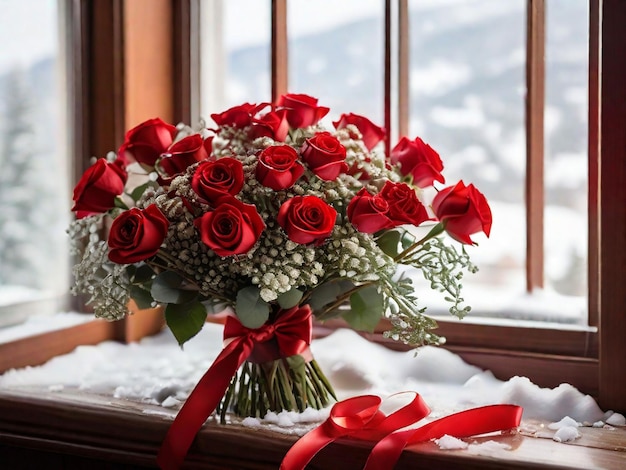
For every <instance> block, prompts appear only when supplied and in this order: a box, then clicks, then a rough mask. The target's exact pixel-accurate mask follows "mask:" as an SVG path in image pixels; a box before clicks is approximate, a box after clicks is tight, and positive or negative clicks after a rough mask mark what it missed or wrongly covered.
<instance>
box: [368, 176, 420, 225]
mask: <svg viewBox="0 0 626 470" xmlns="http://www.w3.org/2000/svg"><path fill="white" fill-rule="evenodd" d="M379 195H380V197H382V198H383V199H384V200H385V201H387V204H389V218H390V219H391V220H392V221H393V223H394V226H396V225H401V224H412V225H419V224H421V223H422V222H424V221H426V220H428V213H427V212H426V208H425V207H424V204H422V202H421V201H420V200H419V199H418V198H417V194H416V193H415V190H414V189H413V188H412V187H411V186H409V185H408V184H404V183H392V182H391V181H387V182H386V183H385V186H383V189H382V191H381V192H380V193H379Z"/></svg>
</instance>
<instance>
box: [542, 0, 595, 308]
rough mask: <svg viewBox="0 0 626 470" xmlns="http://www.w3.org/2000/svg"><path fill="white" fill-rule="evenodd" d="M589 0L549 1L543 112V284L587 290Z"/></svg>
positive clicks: (569, 291)
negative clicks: (544, 253)
mask: <svg viewBox="0 0 626 470" xmlns="http://www.w3.org/2000/svg"><path fill="white" fill-rule="evenodd" d="M588 3H589V2H588V0H548V1H547V5H546V6H547V12H546V21H547V35H546V36H547V38H546V112H545V144H546V149H545V155H546V159H545V198H546V214H545V240H546V256H545V262H546V264H545V273H546V276H545V277H546V288H548V289H552V290H554V291H556V292H558V293H560V294H563V295H566V296H574V297H578V299H579V302H580V304H581V308H582V307H583V306H584V305H585V302H586V292H587V184H588V178H587V176H588V173H587V121H588V119H587V109H588V106H587V99H588V86H587V80H588V68H589V65H588V64H589V61H588V53H589V48H588V44H589V34H588V28H589V26H588V25H589V5H588Z"/></svg>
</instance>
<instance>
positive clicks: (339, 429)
mask: <svg viewBox="0 0 626 470" xmlns="http://www.w3.org/2000/svg"><path fill="white" fill-rule="evenodd" d="M404 393H412V394H414V397H413V399H412V400H411V401H410V402H409V403H408V404H406V405H404V406H402V407H400V408H399V409H397V410H396V411H394V412H392V413H391V414H389V415H388V416H385V414H384V413H383V412H382V411H380V405H381V403H382V401H381V399H380V398H379V397H377V396H374V395H364V396H360V397H354V398H349V399H347V400H344V401H342V402H339V403H336V404H335V405H334V406H333V408H332V410H331V413H330V416H329V418H328V419H327V420H326V421H325V422H324V423H323V424H322V425H321V426H319V427H317V428H316V429H314V430H313V431H311V432H309V433H308V434H306V435H305V436H303V437H302V438H301V439H300V440H299V441H297V442H296V443H295V444H294V445H293V447H292V448H291V449H290V450H289V452H287V455H285V458H284V459H283V462H282V464H281V467H280V468H281V470H302V469H304V467H306V465H307V464H308V463H309V462H310V460H311V459H312V458H313V457H315V455H316V454H317V453H318V452H319V451H320V450H321V449H323V448H324V447H325V446H326V445H328V444H330V443H331V442H333V441H335V440H337V439H339V438H341V437H352V438H356V439H361V440H367V441H372V442H378V443H377V444H376V445H375V446H374V448H373V449H372V452H371V453H370V456H369V458H368V460H367V463H366V465H365V470H389V469H390V468H393V466H394V465H395V463H396V462H397V460H398V458H399V457H400V454H401V453H402V451H403V449H404V448H405V447H406V446H407V445H408V444H413V443H416V442H422V441H427V440H430V439H435V438H440V437H442V436H443V435H444V434H449V435H451V436H455V437H469V436H474V435H479V434H485V433H487V432H494V431H503V430H506V429H511V428H515V427H517V426H519V423H520V420H521V417H522V408H521V407H519V406H515V405H491V406H485V407H481V408H475V409H471V410H466V411H462V412H460V413H456V414H453V415H450V416H446V417H444V418H441V419H438V420H435V421H432V422H430V423H427V424H425V425H423V426H421V427H418V428H415V429H413V428H411V429H403V428H406V427H407V426H409V425H411V424H415V423H417V422H418V421H420V420H421V419H423V418H425V417H426V416H428V414H429V413H430V409H429V408H428V405H426V403H425V402H424V400H423V399H422V397H421V396H420V395H419V394H418V393H415V392H403V394H404ZM396 395H400V394H396ZM392 397H393V396H392Z"/></svg>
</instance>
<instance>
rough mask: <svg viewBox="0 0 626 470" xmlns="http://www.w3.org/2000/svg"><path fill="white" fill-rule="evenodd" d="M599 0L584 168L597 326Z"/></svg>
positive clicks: (591, 306) (592, 26)
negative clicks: (586, 177) (586, 160)
mask: <svg viewBox="0 0 626 470" xmlns="http://www.w3.org/2000/svg"><path fill="white" fill-rule="evenodd" d="M600 1H601V0H590V1H589V85H588V88H589V104H588V108H589V109H588V126H589V128H588V141H587V145H588V158H589V160H588V162H589V163H588V172H589V183H588V184H589V187H588V199H587V205H588V209H587V217H588V233H589V236H588V248H587V253H588V255H587V259H588V271H587V285H588V289H587V290H588V296H589V297H588V312H589V313H588V322H589V325H591V326H598V320H599V319H598V312H599V310H600V307H599V298H600V297H599V291H600V264H599V260H600V257H599V252H598V241H599V219H598V210H599V208H598V202H599V190H600V185H599V178H598V158H599V155H600V138H599V131H600V128H599V126H600V100H599V95H600V82H599V77H600V60H599V57H600Z"/></svg>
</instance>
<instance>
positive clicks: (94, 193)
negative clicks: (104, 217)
mask: <svg viewBox="0 0 626 470" xmlns="http://www.w3.org/2000/svg"><path fill="white" fill-rule="evenodd" d="M126 178H127V174H126V172H125V171H124V170H123V169H122V168H121V167H120V166H119V165H116V164H113V163H108V162H107V161H106V160H105V159H104V158H99V159H98V160H97V161H96V163H94V164H93V165H92V166H90V167H89V168H87V170H86V171H85V173H83V176H82V177H81V178H80V181H79V182H78V184H77V185H76V187H75V188H74V197H73V199H74V207H72V210H73V211H77V212H78V213H77V216H78V217H79V218H82V217H85V216H87V215H89V214H94V213H102V212H106V211H108V210H109V209H111V208H113V207H114V206H115V198H116V197H117V196H119V195H120V194H122V193H123V192H124V185H125V184H126Z"/></svg>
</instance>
